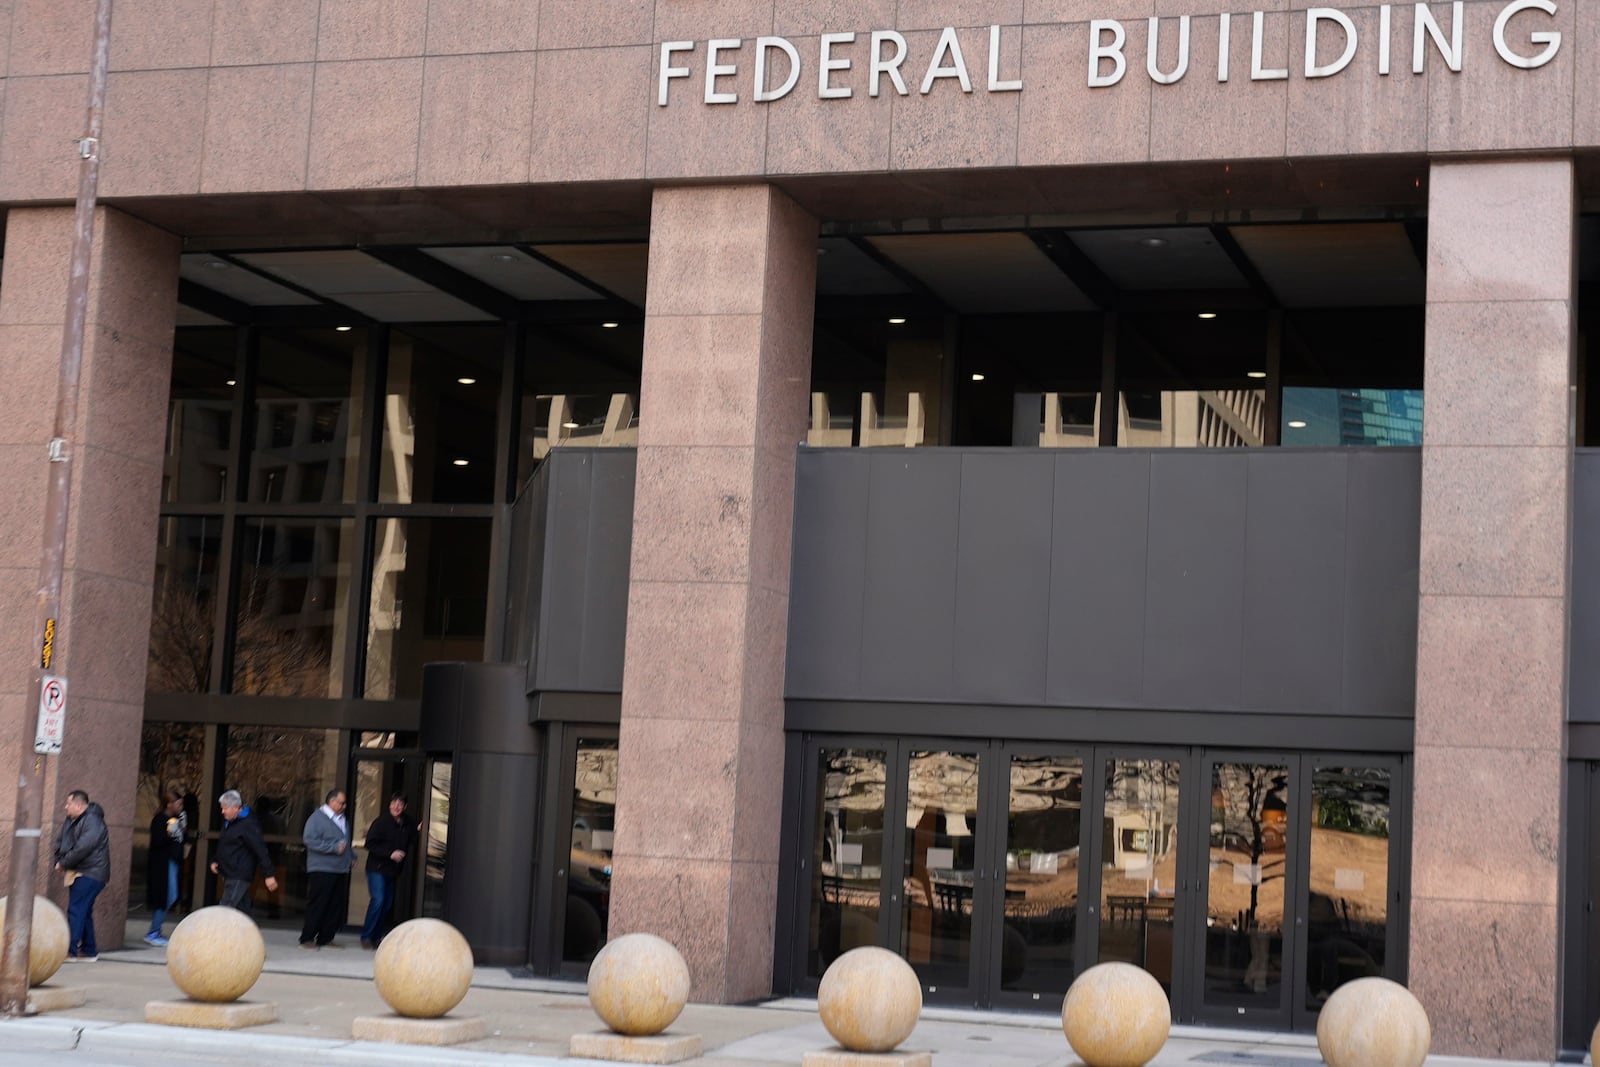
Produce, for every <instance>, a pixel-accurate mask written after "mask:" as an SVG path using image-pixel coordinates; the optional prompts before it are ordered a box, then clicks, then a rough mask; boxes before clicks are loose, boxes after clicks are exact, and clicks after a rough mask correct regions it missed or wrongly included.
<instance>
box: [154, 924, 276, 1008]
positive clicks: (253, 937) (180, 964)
mask: <svg viewBox="0 0 1600 1067" xmlns="http://www.w3.org/2000/svg"><path fill="white" fill-rule="evenodd" d="M266 962H267V944H266V942H265V941H263V940H261V931H260V930H258V929H256V924H255V923H254V922H252V921H251V920H250V917H249V916H248V915H246V914H244V913H243V912H241V911H238V910H236V909H234V908H224V907H220V906H219V907H210V908H201V909H200V910H199V911H195V912H190V913H189V914H188V915H187V916H185V917H184V920H183V921H182V922H180V923H179V924H178V926H177V929H175V930H173V931H172V937H171V938H170V939H169V941H168V944H167V974H169V975H170V976H171V977H172V983H173V984H174V985H176V986H177V987H178V988H179V989H181V990H183V992H184V995H185V996H187V997H189V998H190V999H191V1000H203V1001H206V1002H208V1003H212V1004H226V1003H228V1002H230V1001H234V1000H238V999H239V998H240V997H242V996H244V995H245V994H246V993H248V992H250V987H251V986H253V985H255V984H256V979H257V978H260V977H261V966H262V964H264V963H266Z"/></svg>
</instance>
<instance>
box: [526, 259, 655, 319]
mask: <svg viewBox="0 0 1600 1067" xmlns="http://www.w3.org/2000/svg"><path fill="white" fill-rule="evenodd" d="M513 247H515V248H516V250H517V251H518V252H521V253H522V254H523V255H525V256H527V257H529V258H530V259H534V260H537V261H538V262H539V263H541V264H543V265H544V266H546V267H549V268H550V269H551V270H553V271H555V272H556V273H557V274H559V275H561V276H562V277H564V278H566V279H567V280H568V281H574V282H577V283H578V284H579V285H581V286H583V287H584V288H585V289H588V290H590V291H592V292H596V293H599V294H600V295H601V297H603V298H604V299H606V300H609V301H612V302H614V303H616V304H621V305H623V306H626V307H630V308H633V310H634V313H635V314H637V313H638V312H641V311H643V310H644V308H642V307H640V306H639V305H637V304H635V303H634V302H633V301H631V300H626V299H624V298H623V297H620V296H618V295H617V294H616V293H613V292H612V291H611V290H610V289H607V288H606V287H605V286H603V285H601V284H599V283H598V282H593V281H590V280H589V279H588V278H585V277H584V276H583V275H581V274H579V273H578V272H577V271H575V270H573V269H572V268H571V267H569V266H567V265H566V264H565V263H562V262H560V261H559V260H555V259H551V258H550V257H549V256H547V255H545V254H544V253H543V252H541V251H539V250H538V249H537V248H535V247H534V246H533V245H531V244H521V243H519V244H517V245H515V246H513Z"/></svg>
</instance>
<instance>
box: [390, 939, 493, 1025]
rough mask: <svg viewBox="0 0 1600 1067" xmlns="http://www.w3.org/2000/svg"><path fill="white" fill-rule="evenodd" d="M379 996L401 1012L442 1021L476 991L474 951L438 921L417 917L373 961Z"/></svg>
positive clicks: (414, 1016)
mask: <svg viewBox="0 0 1600 1067" xmlns="http://www.w3.org/2000/svg"><path fill="white" fill-rule="evenodd" d="M372 980H373V982H374V983H375V984H376V985H377V987H378V995H379V996H380V997H382V998H383V1001H384V1003H385V1004H387V1005H389V1007H391V1008H393V1009H394V1010H395V1014H397V1015H404V1016H405V1017H407V1018H409V1019H437V1018H440V1017H441V1016H443V1015H445V1014H446V1013H448V1012H449V1011H450V1009H451V1008H454V1007H455V1006H456V1005H457V1004H460V1003H461V1000H462V998H463V997H465V996H466V995H467V990H468V989H470V988H472V947H471V946H470V945H468V944H467V939H466V938H464V937H462V936H461V932H460V931H459V930H457V929H456V928H455V927H454V926H451V925H450V924H449V923H447V922H440V921H439V920H438V919H412V920H411V921H409V922H403V923H401V924H400V925H399V926H396V927H395V928H394V929H393V930H391V931H390V932H389V934H388V936H386V937H385V938H384V939H383V943H382V944H381V945H379V946H378V951H377V954H376V955H374V956H373V958H372Z"/></svg>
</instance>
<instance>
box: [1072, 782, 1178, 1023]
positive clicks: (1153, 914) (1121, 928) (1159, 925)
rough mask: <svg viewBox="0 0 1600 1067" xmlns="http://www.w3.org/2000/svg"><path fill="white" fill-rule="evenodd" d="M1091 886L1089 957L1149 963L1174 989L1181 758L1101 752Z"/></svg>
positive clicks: (1144, 965) (1145, 965)
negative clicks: (1093, 951) (1092, 949)
mask: <svg viewBox="0 0 1600 1067" xmlns="http://www.w3.org/2000/svg"><path fill="white" fill-rule="evenodd" d="M1097 767H1098V770H1099V771H1100V775H1101V777H1100V779H1099V788H1100V794H1101V795H1100V799H1101V807H1100V810H1099V816H1100V840H1099V855H1098V857H1097V859H1098V862H1097V865H1096V868H1095V875H1096V882H1097V884H1096V886H1095V894H1096V896H1097V897H1098V901H1099V907H1098V929H1097V931H1096V933H1097V935H1098V939H1097V941H1098V943H1097V955H1096V958H1095V961H1094V962H1096V963H1105V962H1108V961H1112V960H1117V961H1121V962H1123V963H1132V964H1134V965H1135V966H1138V967H1142V968H1144V969H1145V970H1147V971H1149V972H1150V973H1151V974H1152V975H1153V976H1154V977H1155V979H1156V981H1158V982H1160V983H1161V988H1163V989H1165V990H1166V991H1167V996H1168V997H1169V998H1171V997H1172V996H1173V973H1174V961H1175V949H1176V942H1177V939H1176V933H1177V928H1178V921H1179V913H1178V907H1179V904H1180V903H1182V902H1183V901H1184V900H1185V895H1186V891H1187V884H1186V882H1185V881H1184V880H1181V879H1180V874H1181V873H1184V872H1181V870H1180V864H1179V853H1178V845H1179V842H1180V840H1186V839H1187V832H1185V833H1184V835H1182V836H1181V837H1180V833H1179V830H1180V825H1179V824H1180V821H1181V820H1180V810H1181V809H1180V807H1179V801H1180V800H1181V799H1182V797H1183V795H1184V794H1183V791H1182V790H1183V786H1184V778H1185V777H1186V776H1185V775H1184V773H1183V761H1182V760H1181V759H1180V758H1178V757H1176V756H1172V757H1167V756H1163V755H1159V754H1152V755H1149V756H1145V755H1142V754H1138V753H1135V752H1128V753H1123V752H1120V751H1119V752H1116V753H1106V754H1103V755H1102V756H1101V757H1100V758H1099V759H1098V760H1097Z"/></svg>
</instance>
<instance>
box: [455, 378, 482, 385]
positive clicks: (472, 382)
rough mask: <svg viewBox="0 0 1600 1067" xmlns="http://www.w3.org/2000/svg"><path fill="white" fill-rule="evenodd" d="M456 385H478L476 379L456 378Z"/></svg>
mask: <svg viewBox="0 0 1600 1067" xmlns="http://www.w3.org/2000/svg"><path fill="white" fill-rule="evenodd" d="M456 384H457V385H477V384H478V379H476V378H457V379H456Z"/></svg>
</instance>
